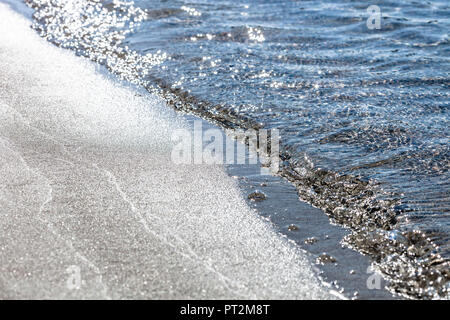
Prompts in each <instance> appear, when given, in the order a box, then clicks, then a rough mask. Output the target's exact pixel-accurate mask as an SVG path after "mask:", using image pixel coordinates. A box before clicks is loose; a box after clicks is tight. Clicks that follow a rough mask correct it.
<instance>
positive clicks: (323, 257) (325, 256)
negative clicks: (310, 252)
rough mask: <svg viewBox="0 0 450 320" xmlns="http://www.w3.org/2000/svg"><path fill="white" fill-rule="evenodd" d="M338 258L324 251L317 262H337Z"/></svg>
mask: <svg viewBox="0 0 450 320" xmlns="http://www.w3.org/2000/svg"><path fill="white" fill-rule="evenodd" d="M335 262H336V259H335V258H333V257H332V256H330V255H329V254H328V253H322V254H321V255H320V256H319V257H318V258H317V259H316V263H317V264H326V263H335Z"/></svg>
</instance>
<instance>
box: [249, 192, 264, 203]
mask: <svg viewBox="0 0 450 320" xmlns="http://www.w3.org/2000/svg"><path fill="white" fill-rule="evenodd" d="M248 199H250V200H252V201H256V202H259V201H264V200H266V199H267V196H266V195H265V194H264V193H262V192H260V191H255V192H252V193H250V194H249V195H248Z"/></svg>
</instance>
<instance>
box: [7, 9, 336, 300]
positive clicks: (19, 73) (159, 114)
mask: <svg viewBox="0 0 450 320" xmlns="http://www.w3.org/2000/svg"><path fill="white" fill-rule="evenodd" d="M29 24H30V21H29V20H27V19H25V18H23V17H22V16H20V15H19V14H18V13H15V12H13V11H12V10H11V9H10V8H8V6H7V5H5V4H0V30H1V33H0V208H1V210H0V232H1V233H0V298H212V299H215V298H281V299H282V298H330V297H332V294H331V293H329V292H328V290H329V289H326V288H324V287H323V286H322V285H321V283H320V281H319V280H318V279H317V277H316V275H315V273H314V271H313V267H312V265H311V264H310V262H309V259H308V258H307V257H306V256H305V255H304V254H303V253H302V252H300V251H299V250H298V249H296V248H295V247H293V246H292V245H291V244H289V243H288V242H287V241H285V240H284V239H282V238H281V237H280V236H278V235H277V234H276V233H275V232H274V231H273V229H272V228H271V227H270V225H268V224H267V223H266V222H264V221H262V220H261V219H260V218H259V217H258V215H257V213H256V212H254V211H252V210H251V209H250V208H249V207H248V206H247V205H246V203H245V201H244V200H243V197H242V195H241V194H240V191H239V189H238V187H237V186H236V183H235V182H234V180H233V179H232V178H230V177H228V176H227V175H226V173H225V171H224V168H223V167H222V166H199V165H196V166H194V165H192V166H187V165H186V166H175V165H173V164H172V163H171V162H170V153H171V147H172V144H171V142H170V138H171V134H172V132H173V131H174V130H175V129H177V128H180V127H183V126H187V125H188V124H187V122H186V121H185V120H184V118H182V117H181V116H179V115H176V114H175V113H174V112H172V111H170V109H169V108H167V107H166V106H164V104H163V102H162V101H160V100H158V99H157V98H156V97H151V96H148V95H145V94H143V93H142V92H140V91H139V90H137V89H134V88H131V87H128V86H127V85H125V84H123V83H120V82H119V81H117V80H114V79H112V78H111V77H109V76H107V75H106V74H105V73H103V72H99V67H97V66H95V65H94V64H92V63H90V62H89V61H87V60H85V59H83V58H79V57H75V56H74V55H73V54H72V53H71V52H69V51H64V50H61V49H58V48H56V47H53V46H52V45H50V44H48V43H47V42H45V41H44V40H43V39H40V38H39V37H38V36H37V35H36V34H35V33H34V32H33V30H31V29H30V28H29ZM71 266H75V267H77V268H79V270H80V278H81V279H82V283H81V288H80V289H78V290H73V288H72V287H71V286H70V285H68V283H67V280H68V279H69V280H70V279H72V278H70V277H71V275H70V274H68V273H67V271H68V270H73V268H72V269H71V268H69V267H71ZM68 268H69V269H68ZM75 269H76V268H75ZM72 280H73V279H72Z"/></svg>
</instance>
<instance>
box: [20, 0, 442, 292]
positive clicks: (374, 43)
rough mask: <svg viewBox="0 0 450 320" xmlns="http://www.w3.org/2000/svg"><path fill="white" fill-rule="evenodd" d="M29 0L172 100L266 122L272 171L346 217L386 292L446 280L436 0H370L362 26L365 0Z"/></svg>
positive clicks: (60, 40)
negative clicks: (375, 19)
mask: <svg viewBox="0 0 450 320" xmlns="http://www.w3.org/2000/svg"><path fill="white" fill-rule="evenodd" d="M26 2H27V3H29V4H30V5H31V6H32V7H34V8H35V9H36V14H35V16H34V18H35V21H36V24H35V28H36V29H37V30H38V31H39V32H40V33H41V35H42V36H44V37H46V38H47V39H48V40H50V41H52V42H54V43H56V44H58V45H60V46H63V47H66V48H71V49H74V50H76V51H77V52H78V53H79V54H81V55H85V56H88V57H90V58H91V59H93V60H95V61H98V62H100V63H103V64H105V65H106V66H107V67H108V68H109V69H110V70H111V71H113V72H114V73H116V74H119V75H121V76H122V77H124V78H125V79H127V80H130V81H133V82H135V83H139V84H143V85H144V86H146V87H147V88H148V89H149V90H153V89H156V90H157V91H159V92H160V93H161V94H162V95H163V96H164V97H165V98H166V99H167V100H168V101H169V103H171V104H172V105H174V107H175V108H178V109H183V110H187V111H192V112H194V113H196V114H200V115H201V116H203V117H205V118H208V119H212V120H215V121H216V122H218V123H219V124H222V125H223V126H225V127H255V128H259V127H264V128H277V129H279V130H280V131H281V137H282V144H283V148H282V150H283V154H282V159H283V160H284V162H283V166H282V170H281V175H283V176H284V177H286V178H287V179H289V180H290V181H292V182H293V183H294V184H295V185H296V187H297V189H298V191H299V195H300V197H301V198H302V199H304V200H306V201H308V202H310V203H312V204H314V205H316V206H318V207H320V208H322V209H323V210H324V211H325V212H326V213H327V214H328V215H329V216H330V217H331V218H332V219H334V221H336V222H338V223H341V224H343V225H346V226H348V227H350V228H352V230H354V234H353V235H352V236H350V237H348V238H347V239H346V242H347V244H348V245H349V246H352V247H355V248H356V249H358V250H360V251H362V252H365V253H368V254H370V255H372V256H373V257H374V260H375V261H377V262H379V264H378V266H379V268H380V269H381V270H382V271H383V272H384V273H385V274H386V275H387V276H388V277H390V278H391V279H394V284H393V286H394V288H393V290H394V291H395V292H398V293H401V294H406V295H408V296H415V297H436V296H437V295H440V296H445V295H446V292H447V291H446V290H447V288H448V279H449V272H450V271H449V267H448V259H449V257H450V247H449V244H450V239H449V231H450V223H449V222H450V220H449V212H450V196H449V190H450V189H449V186H450V179H449V170H448V169H449V166H450V155H449V149H450V147H449V134H448V127H449V119H450V117H449V96H450V90H449V84H450V79H449V78H448V74H449V71H450V63H449V62H450V60H449V57H448V56H449V39H448V30H449V27H450V21H449V17H450V13H449V5H448V2H447V1H429V2H426V3H421V2H409V1H379V2H377V5H378V6H379V7H380V9H381V13H382V19H381V26H380V27H381V28H380V29H372V30H371V29H368V27H367V25H366V21H367V19H368V17H369V14H368V13H367V12H366V9H367V7H368V4H367V3H366V2H350V1H302V2H300V1H288V0H284V1H268V0H266V1H263V0H248V1H246V2H236V1H221V0H214V1H212V0H211V1H208V0H203V1H170V0H169V1H156V0H155V1H135V3H134V5H131V4H127V3H119V2H114V1H100V2H97V1H71V2H70V4H67V3H65V2H64V1H45V0H40V1H32V0H27V1H26ZM63 8H64V10H62V9H63ZM375 244H380V245H377V246H375ZM420 270H422V271H420ZM423 270H425V271H423ZM430 282H431V285H430Z"/></svg>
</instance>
